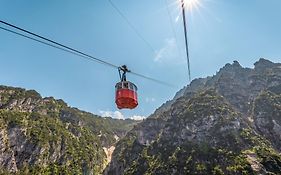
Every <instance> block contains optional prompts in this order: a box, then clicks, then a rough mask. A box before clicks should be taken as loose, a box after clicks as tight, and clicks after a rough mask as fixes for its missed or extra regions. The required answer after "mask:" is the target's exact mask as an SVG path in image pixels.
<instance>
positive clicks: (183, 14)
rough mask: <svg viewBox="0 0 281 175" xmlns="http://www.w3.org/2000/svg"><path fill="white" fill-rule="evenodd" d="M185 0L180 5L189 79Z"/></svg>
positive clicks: (189, 76)
mask: <svg viewBox="0 0 281 175" xmlns="http://www.w3.org/2000/svg"><path fill="white" fill-rule="evenodd" d="M184 1H185V0H181V7H182V20H183V27H184V39H185V51H186V61H187V68H188V78H189V81H191V73H190V61H189V51H188V38H187V27H186V17H185V3H184Z"/></svg>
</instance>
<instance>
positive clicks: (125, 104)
mask: <svg viewBox="0 0 281 175" xmlns="http://www.w3.org/2000/svg"><path fill="white" fill-rule="evenodd" d="M118 72H119V77H120V82H118V83H117V84H116V85H115V103H116V105H117V108H118V109H126V108H127V109H134V108H135V107H137V106H138V96H137V90H138V88H137V86H136V85H135V84H134V83H132V82H130V81H127V79H126V73H127V72H130V70H128V68H127V66H126V65H123V66H121V67H119V68H118ZM121 72H122V73H121Z"/></svg>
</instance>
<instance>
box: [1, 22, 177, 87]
mask: <svg viewBox="0 0 281 175" xmlns="http://www.w3.org/2000/svg"><path fill="white" fill-rule="evenodd" d="M0 23H2V24H4V25H6V26H9V27H12V28H14V29H17V30H20V31H22V32H24V33H28V34H29V35H26V34H23V33H20V32H16V31H13V30H11V29H8V28H5V27H1V26H0V29H1V30H4V31H7V32H10V33H13V34H16V35H18V36H22V37H24V38H27V39H30V40H33V41H36V42H38V43H41V44H45V45H48V46H50V47H53V48H56V49H60V50H63V51H65V52H68V53H71V54H74V55H76V56H80V57H82V58H84V59H87V60H90V61H94V62H97V63H100V64H103V65H107V66H110V67H112V68H116V69H119V68H120V66H117V65H114V64H112V63H109V62H106V61H104V60H102V59H99V58H96V57H93V56H91V55H89V54H86V53H84V52H81V51H78V50H77V49H73V48H71V47H69V46H66V45H64V44H61V43H58V42H56V41H53V40H51V39H48V38H46V37H43V36H41V35H38V34H35V33H33V32H30V31H28V30H25V29H23V28H20V27H17V26H15V25H12V24H9V23H7V22H4V21H1V20H0ZM31 36H35V37H37V38H38V39H37V38H34V37H31ZM128 73H131V74H133V75H135V76H139V77H142V78H144V79H147V80H150V81H153V82H156V83H160V84H162V85H166V86H170V87H174V86H173V85H171V84H169V83H166V82H164V81H160V80H157V79H154V78H150V77H148V76H145V75H142V74H138V73H135V72H131V71H130V72H128Z"/></svg>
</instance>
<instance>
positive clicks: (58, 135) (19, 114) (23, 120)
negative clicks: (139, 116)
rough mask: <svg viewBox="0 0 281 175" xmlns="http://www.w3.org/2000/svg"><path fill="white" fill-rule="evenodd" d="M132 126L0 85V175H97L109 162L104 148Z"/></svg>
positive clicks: (60, 101) (132, 123)
mask: <svg viewBox="0 0 281 175" xmlns="http://www.w3.org/2000/svg"><path fill="white" fill-rule="evenodd" d="M135 123H136V122H135V121H132V120H124V121H123V120H114V119H111V118H102V117H99V116H95V115H93V114H90V113H87V112H83V111H80V110H78V109H76V108H70V107H68V106H67V105H66V103H64V102H63V101H62V100H55V99H54V98H51V97H48V98H42V97H41V96H40V95H39V94H38V93H37V92H36V91H26V90H24V89H21V88H12V87H6V86H0V138H1V140H0V174H1V173H3V174H10V173H13V174H15V173H16V174H45V173H46V174H58V173H62V174H100V173H101V172H102V171H103V169H104V166H105V164H106V160H107V155H106V153H105V151H104V149H103V148H110V147H111V146H113V145H115V143H116V142H117V140H116V138H119V137H120V138H122V137H123V136H124V135H125V134H126V132H127V131H128V130H130V128H132V127H133V125H134V124H135Z"/></svg>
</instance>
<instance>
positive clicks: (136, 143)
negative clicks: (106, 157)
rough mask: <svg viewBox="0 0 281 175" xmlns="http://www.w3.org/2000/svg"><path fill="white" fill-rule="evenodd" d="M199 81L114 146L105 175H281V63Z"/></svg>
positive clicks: (226, 70) (234, 69) (228, 69)
mask: <svg viewBox="0 0 281 175" xmlns="http://www.w3.org/2000/svg"><path fill="white" fill-rule="evenodd" d="M254 65H255V67H254V68H253V69H250V68H243V67H242V66H241V65H240V64H239V63H238V62H237V61H234V62H233V64H226V65H225V66H224V67H223V68H221V69H220V70H219V72H217V74H216V75H214V76H212V77H207V78H201V79H196V80H193V81H192V82H191V84H190V85H189V86H187V87H185V88H183V89H182V90H180V91H179V92H178V93H177V94H176V96H175V97H174V99H173V100H171V101H168V102H167V103H165V104H163V105H162V106H161V107H160V108H158V109H157V110H156V111H155V113H154V114H152V115H151V116H150V117H148V118H147V119H146V120H145V121H143V122H142V123H140V124H138V125H137V126H135V127H134V128H133V130H131V131H130V132H129V133H128V134H127V136H125V137H124V138H123V139H121V141H119V142H118V143H117V146H116V149H115V151H114V153H113V159H112V161H111V163H110V165H109V166H108V167H107V169H106V170H105V172H104V174H114V175H118V174H169V175H170V174H281V155H280V151H281V150H280V148H281V147H280V144H281V130H280V128H281V99H280V98H281V64H280V63H272V62H270V61H268V60H266V59H260V60H259V61H258V62H256V63H255V64H254Z"/></svg>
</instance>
